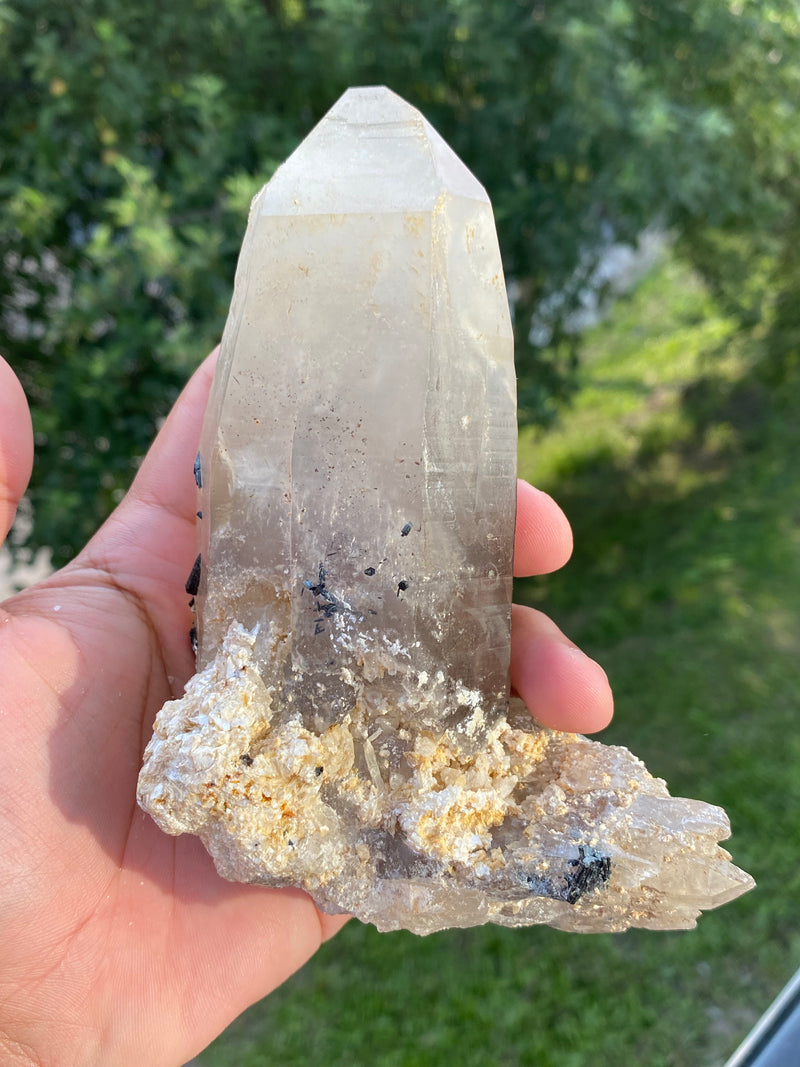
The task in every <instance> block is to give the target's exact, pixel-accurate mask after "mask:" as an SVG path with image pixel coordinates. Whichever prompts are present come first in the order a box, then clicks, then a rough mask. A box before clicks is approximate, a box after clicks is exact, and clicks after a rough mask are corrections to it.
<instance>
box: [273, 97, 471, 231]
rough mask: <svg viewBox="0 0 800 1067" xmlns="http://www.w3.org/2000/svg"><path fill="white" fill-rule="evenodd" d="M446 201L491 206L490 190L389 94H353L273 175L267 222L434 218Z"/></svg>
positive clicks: (411, 110)
mask: <svg viewBox="0 0 800 1067" xmlns="http://www.w3.org/2000/svg"><path fill="white" fill-rule="evenodd" d="M442 196H454V197H464V198H466V199H470V200H478V201H481V202H482V203H484V204H487V205H488V203H489V198H488V196H487V195H486V190H485V189H484V188H483V186H482V185H481V183H480V182H479V181H478V180H477V178H476V177H475V176H474V175H473V174H472V173H471V171H470V170H469V169H468V168H467V167H465V166H464V164H463V163H462V162H461V160H460V159H459V158H458V156H457V155H456V154H455V152H454V151H453V150H452V148H450V146H449V145H448V144H447V143H446V141H444V140H443V138H442V137H440V135H439V134H438V133H437V132H436V130H434V128H433V127H432V126H431V124H430V123H429V122H428V121H427V120H426V119H425V118H423V116H422V115H421V114H420V113H419V111H417V109H416V108H414V107H412V106H411V105H410V104H407V103H406V102H405V101H404V100H402V99H401V98H400V97H399V96H397V95H396V94H395V93H393V92H392V91H391V90H390V89H386V88H384V87H381V86H374V87H373V86H370V87H367V88H359V89H348V90H347V92H346V93H345V94H344V95H343V96H342V97H341V98H340V99H339V101H338V102H337V103H336V104H334V106H333V107H332V108H331V110H330V111H329V112H328V113H327V115H325V117H324V118H323V119H322V120H321V121H320V122H319V123H318V124H317V125H316V126H315V127H314V129H313V130H312V131H311V132H310V133H309V134H308V136H307V137H306V138H305V140H304V141H303V142H302V143H301V144H300V145H299V147H298V148H297V149H296V150H295V151H294V152H293V153H292V155H291V156H290V157H289V158H288V159H287V160H286V162H285V163H283V164H282V165H281V166H280V167H279V168H278V170H277V171H276V172H275V175H274V176H273V178H272V180H271V182H270V183H269V185H268V186H267V187H266V188H265V189H264V191H263V194H262V197H261V199H260V202H259V205H258V210H259V211H260V212H261V213H262V214H265V215H272V214H274V215H283V214H286V215H308V214H310V215H324V214H329V213H333V214H353V213H356V214H365V213H372V212H380V213H386V212H393V211H402V212H419V211H431V210H432V209H433V208H434V206H435V205H436V204H437V202H438V201H439V198H440V197H442Z"/></svg>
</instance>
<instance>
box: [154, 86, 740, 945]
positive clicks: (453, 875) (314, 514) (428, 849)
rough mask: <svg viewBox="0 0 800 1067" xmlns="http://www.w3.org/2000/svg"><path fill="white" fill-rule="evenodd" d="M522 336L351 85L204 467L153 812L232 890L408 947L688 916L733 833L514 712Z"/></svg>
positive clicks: (489, 252)
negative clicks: (348, 915) (192, 840)
mask: <svg viewBox="0 0 800 1067" xmlns="http://www.w3.org/2000/svg"><path fill="white" fill-rule="evenodd" d="M515 469H516V403H515V378H514V366H513V346H512V334H511V324H510V319H509V313H508V305H507V300H506V295H505V285H504V280H503V273H502V267H501V262H500V255H499V250H498V247H497V239H496V235H495V231H494V223H493V219H492V213H491V207H490V205H489V202H488V199H487V197H486V194H485V192H484V190H483V189H482V187H481V186H480V185H479V183H478V182H477V181H476V180H475V178H474V177H473V176H472V175H471V174H470V173H469V172H468V171H467V170H466V168H465V167H464V166H463V164H461V163H460V161H459V160H458V159H457V158H456V157H455V155H454V154H453V153H452V151H451V150H450V149H449V148H448V147H447V145H446V144H445V143H444V142H443V141H442V140H441V138H440V137H439V136H438V134H436V132H435V131H434V130H433V129H432V128H431V127H430V126H429V125H428V123H427V122H425V120H424V119H423V118H422V117H421V116H420V115H419V113H418V112H416V111H415V110H414V109H413V108H411V107H410V106H409V105H407V104H405V103H404V102H403V101H401V100H400V99H399V98H398V97H396V96H394V94H392V93H390V92H389V91H388V90H385V89H356V90H350V91H349V92H348V93H346V94H345V95H344V96H343V97H342V99H341V100H340V101H339V102H338V103H337V104H336V105H335V107H334V108H333V109H332V110H331V112H329V114H328V115H327V116H326V117H325V118H324V119H323V120H322V122H321V123H320V124H319V125H318V126H317V127H316V128H315V129H314V130H313V131H312V133H311V134H310V135H309V136H308V137H307V139H306V140H305V141H304V142H303V144H302V145H301V146H300V147H299V148H298V149H297V151H296V152H295V153H294V154H293V155H292V156H291V157H290V159H289V160H288V161H287V162H286V163H285V164H284V165H283V166H282V167H281V168H280V169H279V170H278V171H277V172H276V174H275V176H274V177H273V179H272V181H271V182H270V183H269V184H268V185H267V186H266V187H265V188H264V189H263V190H262V192H261V193H260V194H259V196H258V197H257V198H256V199H255V201H254V203H253V207H252V209H251V214H250V222H249V225H248V230H247V234H246V236H245V241H244V245H243V248H242V253H241V257H240V261H239V266H238V269H237V275H236V285H235V290H234V297H233V302H232V305H231V311H230V316H229V319H228V323H227V326H226V329H225V333H224V336H223V341H222V350H221V355H220V360H219V365H218V368H217V372H216V377H215V381H214V385H213V387H212V393H211V398H210V401H209V405H208V410H207V412H206V418H205V421H204V425H203V432H202V438H201V445H200V453H199V455H198V458H197V460H196V462H195V467H194V476H195V479H196V482H197V485H198V490H199V494H200V503H199V511H198V515H199V516H201V517H200V518H199V533H200V554H199V556H198V559H197V561H196V563H195V567H194V568H193V570H192V573H191V575H190V577H189V581H188V582H187V592H188V593H189V594H190V595H191V596H192V597H193V601H194V607H195V610H196V622H197V632H196V638H197V643H198V644H197V674H196V675H195V676H194V677H193V678H192V679H191V680H190V682H189V683H188V685H187V688H186V694H185V696H184V697H183V698H182V699H180V700H177V701H171V702H169V703H168V704H166V705H165V706H164V708H163V709H162V711H161V712H160V713H159V715H158V717H157V719H156V723H155V728H154V736H153V739H152V740H151V742H150V744H149V745H148V749H147V752H146V755H145V764H144V767H143V770H142V773H141V776H140V783H139V801H140V803H141V804H142V806H143V807H144V808H145V810H147V811H149V812H150V813H151V814H152V815H153V817H154V818H155V819H156V821H157V822H158V824H159V825H160V826H161V827H162V828H163V829H164V830H165V831H167V832H168V833H195V834H198V835H199V836H200V837H201V838H202V840H203V841H204V843H205V845H206V847H207V848H208V849H209V851H210V853H211V855H212V856H213V858H214V861H215V863H216V865H217V868H218V870H219V871H220V873H221V874H222V875H223V876H225V877H226V878H231V879H235V880H240V881H248V882H258V883H262V884H264V885H268V886H300V887H302V888H304V889H306V890H307V891H308V892H309V893H310V894H311V895H312V896H313V897H314V899H315V900H316V902H317V903H318V904H319V905H320V907H322V908H323V909H325V910H326V911H350V912H353V913H354V914H356V915H357V916H359V917H360V918H362V919H364V920H365V921H369V922H374V923H375V924H376V925H377V926H378V928H379V929H382V930H388V929H396V928H399V927H406V928H408V929H411V930H415V931H417V932H419V933H427V932H430V931H432V930H436V929H441V928H443V927H447V926H471V925H475V924H478V923H483V922H488V921H491V922H497V923H503V924H506V925H522V924H529V923H537V922H547V923H550V924H551V925H554V926H557V927H560V928H563V929H570V930H587V931H588V930H617V929H624V928H625V927H627V926H631V925H637V926H651V927H663V928H673V927H682V926H691V925H693V924H694V921H695V918H696V916H697V914H698V913H699V911H700V909H702V908H705V907H712V906H715V905H716V904H720V903H723V902H724V901H725V900H728V899H731V898H733V897H735V896H737V895H738V894H739V893H741V892H743V891H744V890H745V889H746V888H748V887H749V886H750V885H751V884H752V880H751V879H750V878H749V876H747V875H746V874H744V873H743V872H741V871H739V870H738V869H737V868H736V867H734V866H733V865H732V864H731V863H730V862H729V859H730V857H729V856H728V854H727V853H726V852H724V850H722V849H721V848H720V847H719V845H718V841H719V840H721V839H723V838H724V837H726V836H727V835H728V833H729V827H728V822H727V817H726V816H725V813H724V812H722V811H721V810H720V809H718V808H714V807H712V806H710V805H707V804H703V803H701V802H698V801H686V800H676V799H673V798H671V797H670V796H669V794H668V792H667V790H666V787H665V785H664V783H663V782H661V781H660V780H658V779H654V778H652V776H651V775H649V774H648V772H647V771H646V769H645V768H644V766H643V765H642V764H641V762H640V761H638V760H637V759H636V758H635V757H633V756H632V755H631V754H630V753H629V752H627V750H625V749H620V748H609V747H606V746H603V745H600V744H598V743H596V742H590V741H587V740H586V739H585V738H581V737H578V736H576V735H571V734H558V733H553V732H551V731H546V730H543V729H541V728H539V727H538V726H537V725H536V724H535V723H533V721H532V720H531V719H530V716H529V715H528V714H527V712H526V711H525V710H524V709H523V708H522V707H521V705H519V702H512V704H511V706H509V700H508V670H509V655H510V640H509V634H510V602H511V574H512V552H513V534H514V517H515V501H516V495H515V494H516V482H515Z"/></svg>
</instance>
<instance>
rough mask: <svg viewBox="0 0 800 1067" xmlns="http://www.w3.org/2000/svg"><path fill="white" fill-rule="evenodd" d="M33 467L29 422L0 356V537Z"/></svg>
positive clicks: (15, 383) (19, 389) (16, 382)
mask: <svg viewBox="0 0 800 1067" xmlns="http://www.w3.org/2000/svg"><path fill="white" fill-rule="evenodd" d="M32 467H33V426H32V424H31V413H30V411H29V410H28V402H27V400H26V399H25V394H24V392H23V391H22V386H21V385H20V383H19V379H18V378H17V376H16V374H15V373H14V372H13V370H12V369H11V367H9V365H8V363H6V361H5V360H4V359H3V357H2V356H0V541H3V540H5V537H6V534H7V533H8V531H9V530H10V529H11V523H12V522H13V521H14V516H15V515H16V513H17V504H19V502H20V499H21V497H22V494H23V493H24V492H25V490H26V489H27V487H28V482H29V481H30V477H31V468H32Z"/></svg>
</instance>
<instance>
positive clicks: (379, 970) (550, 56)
mask: <svg viewBox="0 0 800 1067" xmlns="http://www.w3.org/2000/svg"><path fill="white" fill-rule="evenodd" d="M374 83H380V84H386V85H389V86H390V87H391V88H393V89H394V90H395V91H397V92H398V93H400V94H401V95H402V96H404V97H406V98H407V99H408V100H409V101H410V102H411V103H413V104H415V105H416V106H418V107H419V108H420V109H421V110H422V111H423V112H424V113H425V115H426V116H427V117H428V118H429V119H430V120H431V122H432V123H433V124H434V125H435V126H436V127H437V128H438V129H439V131H440V132H441V133H442V134H443V135H444V137H445V138H446V139H447V140H448V141H449V142H450V143H451V145H452V146H453V147H454V148H455V150H456V151H457V152H458V153H459V154H460V155H461V156H462V158H463V159H464V160H465V161H466V163H467V164H468V165H469V166H470V167H471V168H472V170H473V171H474V172H475V174H476V175H477V176H478V177H479V178H480V180H481V181H482V182H483V183H484V184H485V186H486V187H487V190H488V192H489V194H490V196H491V198H492V201H493V204H494V206H495V211H496V215H497V224H498V229H499V235H500V244H501V248H502V250H503V255H504V262H505V268H506V275H507V280H508V285H509V293H510V296H511V298H512V305H513V311H514V318H515V328H516V334H517V366H518V373H519V391H520V426H521V434H520V473H521V474H522V475H523V476H525V477H527V478H529V479H531V480H533V481H535V482H537V483H538V484H539V485H541V486H542V487H543V488H545V489H547V490H548V491H550V492H551V493H552V494H553V495H554V496H555V497H556V498H557V499H558V500H559V501H560V503H561V504H562V506H563V507H564V508H565V510H566V512H567V514H568V516H569V518H570V519H571V521H572V523H573V526H574V528H575V534H576V546H577V547H576V552H575V556H574V558H573V560H572V561H571V563H570V564H569V565H568V567H567V568H566V569H565V570H564V571H563V572H562V573H560V574H558V575H554V576H551V577H548V578H544V579H536V580H533V581H529V582H524V583H520V585H519V588H518V590H517V596H518V599H522V600H525V601H527V602H528V603H531V604H535V605H536V606H539V607H542V608H544V609H546V610H547V611H548V612H549V613H550V614H552V615H553V616H554V617H555V619H556V620H557V622H558V623H559V624H560V625H561V626H562V628H563V629H564V630H565V631H566V632H567V633H568V634H569V635H570V636H571V637H572V638H573V639H574V640H576V641H577V642H578V643H580V644H581V645H583V646H584V647H585V648H587V650H588V651H589V652H590V653H591V654H592V655H593V656H595V657H596V658H597V659H599V660H600V662H601V663H603V665H604V666H605V667H606V669H607V670H608V672H609V675H610V677H611V681H612V684H613V685H614V688H615V690H616V693H617V718H616V720H615V724H614V725H613V726H612V728H611V729H610V730H609V731H608V732H607V733H606V734H605V735H604V737H603V739H604V740H607V741H613V742H615V743H624V744H626V745H628V746H629V747H630V748H631V749H633V751H635V752H636V753H637V755H639V756H641V757H642V758H643V759H644V760H645V762H646V763H647V764H648V766H649V768H650V769H651V771H652V772H653V773H654V774H657V775H659V776H662V777H664V778H666V779H667V780H668V782H669V784H670V787H671V790H672V792H673V793H675V794H678V795H688V796H696V797H699V798H702V799H704V800H707V801H710V802H713V803H718V804H722V805H724V806H725V807H726V808H727V810H728V811H729V813H730V815H731V820H732V823H733V827H734V839H733V844H732V848H733V851H734V856H735V859H736V861H737V862H738V863H739V865H741V866H743V867H745V868H746V869H747V870H749V871H750V872H751V873H752V874H753V875H754V876H755V878H756V880H757V882H758V888H757V889H756V890H755V891H754V892H753V893H751V894H749V895H748V896H746V897H744V898H742V899H740V900H738V901H736V902H735V903H733V904H731V905H728V906H726V907H725V908H724V909H722V910H721V911H719V912H712V913H710V914H708V915H706V916H704V917H703V918H702V919H701V921H700V925H699V927H698V929H697V930H696V931H693V932H689V933H682V934H655V933H646V932H641V931H633V932H629V933H626V934H624V935H618V936H577V935H568V934H563V933H556V932H554V931H551V930H549V929H527V930H520V931H509V930H500V929H494V928H484V929H477V930H469V931H450V932H446V933H442V934H437V935H433V936H431V937H429V938H426V939H418V938H415V937H413V936H412V935H407V934H402V933H399V934H389V935H378V934H376V933H375V931H374V930H373V929H372V928H371V927H370V928H367V927H362V926H360V925H359V924H357V923H351V924H350V925H349V926H348V927H347V928H346V929H345V930H344V932H343V933H342V934H341V935H340V936H339V937H338V938H336V939H335V940H334V941H333V942H332V943H330V944H328V945H326V946H325V947H324V949H323V950H322V951H321V952H320V953H319V955H318V956H317V957H316V958H315V959H314V960H313V961H312V962H311V963H310V964H309V965H308V966H307V967H306V968H304V970H303V971H302V972H300V974H298V975H297V976H296V977H295V978H294V979H292V980H291V981H290V982H289V983H287V984H286V985H285V986H284V987H283V988H282V989H281V990H279V991H278V992H277V993H276V994H274V995H273V996H272V997H270V998H269V999H268V1000H266V1001H264V1002H262V1003H261V1004H258V1005H256V1006H254V1007H253V1008H252V1009H251V1010H250V1011H249V1012H248V1013H246V1015H245V1016H243V1017H242V1018H241V1019H240V1020H239V1021H237V1022H236V1023H235V1024H234V1025H233V1026H232V1027H231V1028H230V1029H229V1030H228V1031H227V1032H226V1033H225V1034H224V1035H223V1036H222V1037H221V1038H220V1039H219V1040H218V1041H217V1042H216V1043H215V1045H214V1046H212V1048H211V1049H209V1050H207V1051H206V1052H205V1053H204V1054H203V1056H202V1057H201V1062H202V1063H203V1064H204V1065H205V1064H207V1065H209V1067H255V1065H264V1067H292V1065H295V1064H296V1065H305V1064H308V1063H317V1062H319V1063H324V1064H326V1065H327V1067H334V1065H338V1064H342V1065H345V1064H347V1065H352V1064H381V1065H386V1067H389V1065H398V1067H405V1065H414V1067H417V1065H419V1067H427V1065H429V1064H430V1065H437V1067H438V1065H440V1064H442V1063H445V1062H448V1061H449V1060H451V1059H453V1058H455V1060H456V1062H457V1063H458V1064H459V1067H471V1065H473V1064H474V1065H480V1067H486V1064H492V1065H506V1064H508V1065H516V1064H520V1065H532V1067H549V1065H551V1064H552V1065H553V1067H555V1065H558V1067H583V1065H587V1064H607V1063H608V1064H612V1063H614V1064H616V1063H620V1064H623V1063H624V1064H627V1063H630V1064H643V1065H648V1067H706V1065H721V1064H722V1063H723V1062H724V1061H725V1059H726V1058H727V1056H728V1055H730V1053H731V1052H732V1051H733V1049H734V1048H735V1047H736V1045H737V1044H738V1043H739V1041H740V1040H741V1039H742V1037H743V1036H744V1034H745V1033H746V1031H747V1030H748V1029H749V1028H750V1026H751V1025H752V1024H753V1023H754V1022H755V1020H756V1019H757V1017H758V1016H759V1015H761V1013H762V1012H763V1011H764V1010H765V1009H766V1007H767V1005H768V1004H769V1002H770V1001H771V999H772V998H773V996H774V995H775V994H776V993H777V991H778V989H779V988H780V987H781V986H782V985H783V984H784V982H785V981H786V980H787V978H788V977H789V976H790V975H791V974H792V973H793V972H794V971H795V970H796V969H797V967H798V965H799V964H800V917H798V907H797V901H798V897H799V893H798V891H800V821H799V820H798V804H799V802H800V773H798V771H800V759H799V757H800V740H798V734H797V730H796V728H795V722H796V716H797V713H796V708H797V694H798V692H800V626H799V624H800V565H799V563H798V549H800V493H799V490H800V420H798V417H797V411H796V404H795V403H794V396H795V393H796V389H797V386H798V378H799V377H800V371H799V369H798V368H799V367H800V303H798V294H799V293H800V123H798V122H797V117H796V113H797V106H798V100H800V8H798V4H797V2H796V0H604V2H603V3H594V2H591V0H557V2H556V0H538V2H537V0H441V2H435V0H171V2H170V3H168V4H164V3H161V2H159V3H156V2H155V0H83V2H82V3H81V4H80V5H77V4H61V3H56V2H55V0H49V2H48V0H0V263H2V272H1V273H0V350H2V351H3V353H4V354H5V355H6V357H7V358H8V359H9V361H10V362H11V364H12V366H13V367H14V369H15V370H16V371H17V373H18V375H19V376H20V378H21V379H22V382H23V384H24V386H25V389H26V391H27V393H28V396H29V398H30V400H31V403H32V406H33V416H34V426H35V433H36V446H37V460H36V466H35V469H34V475H33V481H32V484H31V490H30V493H29V496H28V498H27V502H26V507H25V509H23V512H22V514H21V517H20V520H19V521H18V523H17V526H16V528H15V533H14V537H13V539H12V540H13V544H12V551H13V554H14V559H13V562H9V560H8V559H6V562H5V564H4V566H5V567H6V578H5V581H6V582H7V583H8V582H9V581H11V580H12V579H13V577H14V576H19V577H21V578H23V579H24V578H26V577H29V576H30V575H31V574H32V573H35V568H36V567H37V566H38V567H40V568H43V567H46V566H47V565H48V559H52V562H53V563H54V564H56V565H58V564H61V563H63V562H65V561H67V560H68V559H69V558H71V556H72V555H73V554H74V553H75V552H76V551H77V549H78V548H79V547H80V546H81V545H82V544H83V542H84V541H85V540H86V538H87V537H88V536H89V535H90V534H91V533H92V532H93V531H94V529H95V528H96V527H97V525H98V524H99V523H100V522H101V521H102V519H103V518H104V517H105V515H106V514H107V513H108V511H109V510H110V509H111V508H112V507H113V506H114V504H115V503H116V502H117V501H118V500H119V499H120V498H121V496H122V495H123V493H124V492H125V489H126V487H127V486H128V485H129V483H130V480H131V477H132V475H133V473H134V472H135V469H136V466H137V464H138V463H139V462H140V460H141V458H142V456H143V454H144V452H145V451H146V449H147V446H148V444H149V442H150V440H151V438H152V436H153V434H154V432H155V430H156V429H157V427H158V425H159V422H160V420H161V419H163V417H164V415H165V414H166V412H167V411H168V410H169V407H170V405H171V403H172V401H173V400H174V398H175V396H176V395H177V392H178V390H179V388H180V386H181V385H182V383H183V382H184V381H185V379H186V378H187V376H188V375H189V373H190V372H191V370H192V369H193V367H194V366H195V365H196V364H197V363H198V362H199V361H200V359H201V358H202V357H203V356H204V355H205V354H206V352H207V351H208V350H209V349H210V348H211V347H212V346H213V345H214V344H215V343H216V341H217V340H218V338H219V335H220V333H221V330H222V325H223V323H224V319H225V315H226V311H227V305H228V301H229V298H230V293H231V286H232V280H233V271H234V267H235V261H236V255H237V252H238V247H239V242H240V240H241V236H242V234H243V231H244V225H245V221H246V214H247V208H248V206H249V202H250V199H251V197H252V196H253V195H254V194H255V192H256V191H257V190H258V188H259V187H260V186H261V185H262V184H263V183H264V181H266V180H267V179H268V178H269V176H270V175H271V173H272V172H273V170H274V169H275V167H276V166H277V165H278V164H279V163H280V161H281V160H282V159H283V158H284V157H285V156H286V155H287V154H288V153H289V152H290V151H291V150H292V149H293V148H294V147H295V146H296V145H297V143H298V142H299V140H300V139H301V138H302V136H303V135H304V134H305V133H306V132H307V131H308V130H309V129H310V128H311V126H312V125H313V124H314V123H315V122H316V121H317V120H318V119H319V118H320V117H321V116H322V115H323V114H324V113H325V111H326V110H327V109H328V108H329V107H330V106H331V104H332V103H333V102H334V100H335V99H336V98H337V97H338V96H339V94H340V93H341V92H342V91H343V90H344V89H345V88H346V87H347V86H348V85H359V84H361V85H363V84H374ZM187 476H190V475H189V472H187ZM26 567H27V568H28V570H26V569H25V568H26ZM31 567H32V568H33V570H31V569H30V568H31ZM9 574H10V575H11V577H9ZM176 595H182V591H180V590H176Z"/></svg>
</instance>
